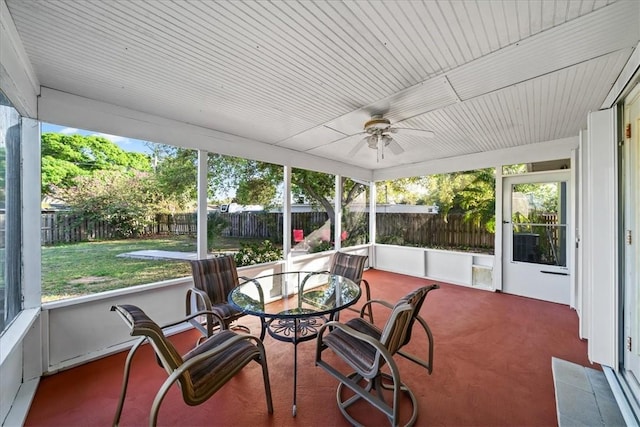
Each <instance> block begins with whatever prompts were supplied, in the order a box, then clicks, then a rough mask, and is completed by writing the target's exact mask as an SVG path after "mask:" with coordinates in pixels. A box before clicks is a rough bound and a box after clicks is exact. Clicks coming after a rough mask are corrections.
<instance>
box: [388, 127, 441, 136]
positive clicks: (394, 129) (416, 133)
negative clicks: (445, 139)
mask: <svg viewBox="0 0 640 427" xmlns="http://www.w3.org/2000/svg"><path fill="white" fill-rule="evenodd" d="M389 131H391V132H392V133H401V134H402V135H412V136H422V137H425V138H431V137H433V136H434V135H435V134H434V133H433V132H431V131H430V130H424V129H413V128H397V127H391V128H390V129H389Z"/></svg>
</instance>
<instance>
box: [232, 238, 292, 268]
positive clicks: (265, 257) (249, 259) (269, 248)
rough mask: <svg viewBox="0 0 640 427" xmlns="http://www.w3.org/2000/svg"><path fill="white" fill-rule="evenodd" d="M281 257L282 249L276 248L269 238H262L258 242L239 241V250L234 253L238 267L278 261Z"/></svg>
mask: <svg viewBox="0 0 640 427" xmlns="http://www.w3.org/2000/svg"><path fill="white" fill-rule="evenodd" d="M281 259H282V250H281V249H279V248H277V247H276V246H275V245H274V244H273V243H271V241H270V240H264V241H262V242H260V243H240V250H239V251H238V253H236V254H235V260H236V264H237V265H238V267H242V266H245V265H254V264H262V263H264V262H272V261H279V260H281Z"/></svg>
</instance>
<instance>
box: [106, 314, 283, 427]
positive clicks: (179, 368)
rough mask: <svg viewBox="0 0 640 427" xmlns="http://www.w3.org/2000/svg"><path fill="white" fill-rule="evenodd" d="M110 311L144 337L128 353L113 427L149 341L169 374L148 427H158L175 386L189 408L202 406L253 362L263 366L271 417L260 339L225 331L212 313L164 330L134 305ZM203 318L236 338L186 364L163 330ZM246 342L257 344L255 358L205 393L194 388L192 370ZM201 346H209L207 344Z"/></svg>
mask: <svg viewBox="0 0 640 427" xmlns="http://www.w3.org/2000/svg"><path fill="white" fill-rule="evenodd" d="M136 310H138V311H139V313H138V314H137V315H136V314H132V312H135V311H136ZM111 311H116V312H117V313H118V314H119V315H120V317H121V318H122V319H123V320H124V321H125V323H126V324H127V325H129V327H130V328H131V335H132V336H141V337H140V339H138V340H137V341H136V342H135V343H134V345H133V346H132V347H131V349H130V350H129V354H128V355H127V359H126V361H125V366H124V375H123V382H122V388H121V391H120V398H119V401H118V407H117V409H116V414H115V417H114V420H113V425H114V426H117V425H118V424H119V422H120V416H121V415H122V409H123V407H124V400H125V397H126V393H127V387H128V383H129V374H130V371H131V362H132V360H133V357H134V355H135V353H136V352H137V351H138V349H139V348H140V346H141V345H142V344H144V343H145V342H147V341H149V343H150V344H151V346H152V347H153V349H154V351H155V354H156V359H157V362H158V364H160V365H161V366H162V367H163V368H164V369H165V370H166V371H167V373H168V374H169V376H168V378H167V379H166V380H165V381H164V383H163V384H162V386H161V387H160V389H159V390H158V392H157V393H156V396H155V398H154V400H153V404H152V406H151V412H150V415H149V426H155V425H156V424H157V419H158V411H159V409H160V405H161V404H162V401H163V400H164V398H165V396H166V394H167V392H168V391H169V389H170V388H171V386H172V385H173V384H174V383H178V384H179V385H180V389H181V391H182V397H183V400H184V402H185V403H186V404H188V405H190V406H195V405H199V404H201V403H203V402H205V401H206V400H208V399H209V398H210V397H211V396H213V394H215V392H217V391H218V390H219V389H220V388H221V387H222V386H223V385H224V384H226V383H227V382H228V381H229V380H230V379H231V378H233V377H234V376H235V374H236V373H238V372H239V371H240V370H242V368H244V367H245V366H246V365H247V364H248V363H250V362H251V361H252V360H254V361H256V362H257V363H259V364H260V365H261V366H262V376H263V381H264V387H265V394H266V399H267V410H268V412H269V413H270V414H272V413H273V401H272V398H271V384H270V381H269V370H268V367H267V358H266V353H265V349H264V346H263V344H262V342H261V341H260V340H259V339H258V338H256V337H254V336H252V335H246V334H236V333H234V332H232V331H228V330H226V328H225V327H224V323H223V322H222V319H220V318H219V316H218V315H217V314H216V313H213V312H198V313H195V314H193V315H191V316H187V317H186V318H184V319H181V320H179V321H177V322H173V323H169V324H166V325H164V326H162V327H161V326H158V325H157V324H156V323H155V322H153V321H152V320H151V319H150V318H149V317H148V316H147V315H146V314H144V312H143V311H142V310H140V309H139V308H138V307H136V306H133V305H116V306H112V307H111ZM200 315H207V316H213V317H218V321H220V322H221V323H220V324H221V325H223V327H222V330H224V331H225V333H227V334H232V335H233V336H230V337H229V338H225V341H224V342H222V343H221V344H220V345H217V346H215V347H213V348H211V349H209V350H206V351H204V352H203V353H201V354H198V355H195V356H193V357H191V358H190V359H188V360H186V361H183V360H182V358H181V356H179V355H178V354H177V351H176V350H175V347H173V345H172V344H171V343H170V342H169V341H168V340H167V339H166V337H165V335H164V332H163V330H165V329H167V328H170V327H173V326H176V325H179V324H181V323H185V322H188V321H189V320H192V319H193V318H195V317H197V316H200ZM221 333H222V332H221ZM211 339H215V337H211ZM243 341H253V342H254V343H255V347H256V351H254V352H252V356H251V358H250V359H247V360H245V361H244V363H242V364H239V365H237V366H235V368H234V369H229V370H228V371H226V372H225V375H224V376H223V377H222V378H219V379H218V381H217V382H215V383H212V384H209V383H207V385H206V388H205V389H204V390H202V387H203V386H202V385H201V386H200V388H198V387H196V386H195V384H194V383H193V381H192V376H191V374H190V369H191V368H194V367H197V366H198V364H201V363H203V362H205V361H206V360H207V359H210V358H212V357H214V356H216V355H218V354H221V353H223V352H225V351H227V350H228V349H229V348H231V347H232V346H234V345H242V342H243ZM202 345H206V341H205V342H204V343H203V344H202Z"/></svg>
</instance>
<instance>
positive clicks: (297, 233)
mask: <svg viewBox="0 0 640 427" xmlns="http://www.w3.org/2000/svg"><path fill="white" fill-rule="evenodd" d="M293 243H295V244H296V245H297V244H300V243H302V249H303V250H307V249H309V247H308V245H307V240H306V239H305V238H304V230H297V229H296V230H293Z"/></svg>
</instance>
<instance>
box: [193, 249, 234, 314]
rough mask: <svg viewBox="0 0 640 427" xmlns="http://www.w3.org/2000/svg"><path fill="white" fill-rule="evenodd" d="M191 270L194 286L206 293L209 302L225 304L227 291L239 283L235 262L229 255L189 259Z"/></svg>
mask: <svg viewBox="0 0 640 427" xmlns="http://www.w3.org/2000/svg"><path fill="white" fill-rule="evenodd" d="M191 272H192V274H193V283H194V285H195V287H196V288H198V289H201V290H203V291H205V292H206V293H207V295H208V296H209V299H210V300H211V304H227V296H228V295H229V292H231V291H232V290H233V288H235V287H236V286H238V283H239V281H238V270H237V269H236V262H235V260H234V259H233V257H232V256H230V255H227V256H222V257H216V258H209V259H202V260H195V261H191ZM221 314H222V313H221ZM223 317H227V316H223Z"/></svg>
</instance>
